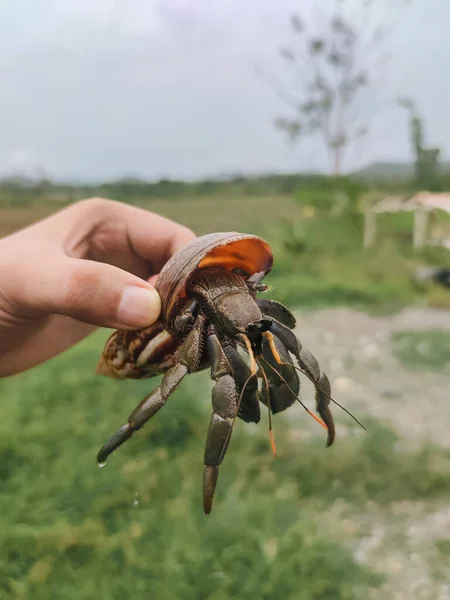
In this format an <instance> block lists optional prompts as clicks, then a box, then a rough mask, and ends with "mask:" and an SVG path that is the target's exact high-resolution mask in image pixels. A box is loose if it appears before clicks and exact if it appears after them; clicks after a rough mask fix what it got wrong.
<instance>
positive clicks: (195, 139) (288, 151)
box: [0, 0, 450, 180]
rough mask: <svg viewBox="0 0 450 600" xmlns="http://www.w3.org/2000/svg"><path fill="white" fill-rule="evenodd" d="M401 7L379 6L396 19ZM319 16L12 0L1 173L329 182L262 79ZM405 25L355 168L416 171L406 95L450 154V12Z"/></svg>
mask: <svg viewBox="0 0 450 600" xmlns="http://www.w3.org/2000/svg"><path fill="white" fill-rule="evenodd" d="M350 1H351V2H356V0H350ZM399 1H400V0H379V4H383V3H384V4H383V6H384V8H383V9H382V10H383V11H385V12H386V11H391V13H390V14H394V13H392V10H393V9H394V5H395V4H396V2H399ZM312 2H313V0H278V1H277V0H190V1H188V0H115V1H114V0H39V1H37V0H0V82H1V84H0V85H1V88H0V173H3V174H5V173H11V172H14V171H20V170H24V171H26V170H30V169H31V170H35V169H37V168H38V167H39V168H42V169H44V170H45V172H47V173H48V175H49V176H51V177H53V178H56V179H66V180H74V179H83V180H103V179H111V178H117V177H122V176H140V177H145V178H149V179H155V178H159V177H164V176H170V177H183V178H189V179H190V178H197V177H202V176H208V175H217V174H224V173H236V172H239V173H249V172H261V171H264V170H268V171H307V170H312V169H323V168H326V166H327V163H326V157H325V154H324V152H323V151H322V149H321V148H320V147H319V146H318V144H314V143H310V142H309V141H308V140H306V139H305V140H303V141H302V142H301V143H299V144H296V145H289V144H288V143H287V142H286V139H285V137H284V136H283V135H282V134H281V133H280V132H277V131H276V130H275V129H274V127H273V120H274V118H275V117H277V116H280V115H287V114H289V109H288V107H286V106H285V105H284V104H283V103H282V102H281V100H280V99H279V98H278V97H277V95H276V94H275V93H274V91H273V89H271V87H270V86H269V85H268V84H267V83H266V82H265V81H264V80H263V79H262V78H261V77H260V76H258V75H257V74H256V73H255V66H256V65H259V67H260V68H261V67H262V68H264V70H265V72H266V73H268V74H270V75H271V77H274V76H277V75H278V74H279V69H280V67H281V66H282V65H283V64H284V63H283V62H282V60H281V59H279V58H278V49H279V47H280V46H281V45H283V44H285V43H286V42H288V41H289V39H290V38H291V30H290V23H289V18H290V15H291V14H292V12H293V11H296V12H298V13H299V14H300V15H304V16H306V17H307V16H311V6H312ZM318 2H321V3H322V5H321V6H324V7H325V6H329V5H330V2H331V0H315V3H316V5H317V3H318ZM386 14H387V12H386ZM395 14H397V13H395ZM403 15H404V16H403V21H402V23H401V25H400V26H399V27H398V29H397V32H396V36H395V38H394V41H393V43H392V46H391V51H392V60H391V64H390V68H389V77H388V79H386V78H385V79H382V80H380V84H379V86H378V89H377V90H376V92H377V96H375V99H372V101H371V104H372V105H371V106H370V107H369V106H368V108H370V113H368V114H370V117H371V121H373V122H372V137H371V138H369V139H368V140H367V142H366V143H365V146H364V148H358V149H357V150H355V152H353V156H352V157H350V161H349V162H348V163H347V164H346V166H347V167H348V168H353V167H355V166H358V165H361V164H366V163H368V162H371V161H374V160H409V159H410V156H411V154H410V148H409V139H408V129H407V121H406V114H405V113H404V112H403V111H402V110H401V109H399V108H398V107H397V106H396V104H395V97H396V95H398V94H410V95H412V96H414V97H415V98H416V100H417V102H418V106H419V108H420V109H421V111H422V113H423V114H424V116H425V118H426V126H427V143H428V144H429V145H439V146H440V147H442V148H443V150H445V148H446V147H448V146H449V143H450V82H449V79H448V74H449V73H450V36H449V35H448V23H449V19H450V2H449V0H413V4H412V6H411V7H410V8H409V9H406V10H405V11H404V13H403ZM314 18H315V19H316V18H317V14H316V13H314ZM375 106H376V107H377V110H376V111H375V112H374V111H373V110H372V109H373V108H374V107H375ZM444 154H446V153H445V152H444Z"/></svg>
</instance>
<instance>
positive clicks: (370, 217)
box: [363, 203, 377, 248]
mask: <svg viewBox="0 0 450 600" xmlns="http://www.w3.org/2000/svg"><path fill="white" fill-rule="evenodd" d="M376 234H377V215H376V213H375V212H374V210H373V207H372V206H371V205H370V204H369V203H367V204H366V206H365V209H364V242H363V243H364V248H370V247H372V246H373V245H374V244H375V238H376Z"/></svg>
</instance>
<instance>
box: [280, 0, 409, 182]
mask: <svg viewBox="0 0 450 600" xmlns="http://www.w3.org/2000/svg"><path fill="white" fill-rule="evenodd" d="M408 3H409V0H397V4H396V3H395V2H392V4H391V5H390V7H389V6H388V8H387V10H388V11H389V13H390V16H391V17H392V8H393V6H392V5H396V7H397V8H400V9H401V8H402V7H403V6H404V5H406V4H408ZM315 4H316V5H318V4H321V3H317V2H316V3H315ZM374 4H375V3H374V1H373V0H360V5H359V8H358V13H359V14H358V15H355V14H354V13H353V14H352V13H351V12H349V9H350V6H353V7H354V5H355V2H354V1H353V2H352V3H350V2H349V1H348V0H335V1H334V7H333V10H332V12H331V14H330V15H328V16H324V15H323V14H322V15H321V18H320V19H317V18H316V19H315V20H316V21H320V23H319V24H318V26H317V23H315V25H316V27H314V24H312V25H311V24H310V25H308V24H307V21H306V20H305V19H303V18H301V17H300V16H299V15H296V14H295V15H293V16H292V17H291V28H292V32H293V37H294V43H293V44H290V45H287V46H285V47H283V48H281V56H282V58H283V59H284V61H285V62H286V63H287V67H288V71H289V74H290V78H289V81H288V83H287V84H286V83H285V84H284V85H282V86H280V85H279V83H277V84H276V85H273V82H272V87H274V89H275V91H276V92H277V93H278V95H279V96H280V98H281V99H282V100H283V101H284V102H285V103H286V104H288V105H289V106H290V107H291V108H292V109H293V114H292V115H291V116H287V117H279V118H277V119H276V120H275V125H276V127H277V128H279V129H281V130H283V131H284V132H286V133H287V134H288V136H289V137H290V138H291V140H296V139H297V138H299V137H301V136H304V137H305V136H308V137H311V136H320V137H321V139H322V141H323V143H324V144H325V147H326V150H327V152H328V156H329V161H330V171H331V172H332V173H333V174H334V175H340V174H341V172H342V167H343V161H344V152H345V150H346V149H347V148H348V147H349V146H350V145H351V144H353V143H355V141H357V140H362V138H364V137H365V136H366V135H367V133H368V130H369V121H370V118H369V117H368V111H370V110H371V109H372V110H373V107H374V106H375V103H374V94H375V93H376V90H373V89H371V88H373V84H374V83H375V81H374V80H375V75H376V74H377V71H378V70H379V68H380V66H382V65H383V63H386V61H387V59H388V56H387V54H386V53H385V52H383V47H384V42H386V41H387V39H388V38H389V37H391V36H392V34H393V32H394V31H395V28H396V26H397V25H398V22H399V20H398V14H396V15H395V17H396V19H395V20H394V22H393V23H389V24H384V25H382V24H381V23H380V21H381V22H384V21H383V19H382V18H381V17H380V15H378V16H377V15H376V10H377V9H378V10H379V8H380V3H377V5H376V6H374ZM322 6H323V4H322ZM386 16H388V15H386ZM316 17H317V15H316ZM386 20H387V19H386ZM370 92H371V93H370Z"/></svg>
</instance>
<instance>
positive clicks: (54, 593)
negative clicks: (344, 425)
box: [0, 332, 450, 600]
mask: <svg viewBox="0 0 450 600" xmlns="http://www.w3.org/2000/svg"><path fill="white" fill-rule="evenodd" d="M104 339H105V335H104V332H101V333H97V334H95V335H94V336H92V337H91V338H90V339H88V340H86V341H84V342H83V343H82V344H80V345H79V346H77V347H76V348H74V349H72V350H71V351H70V352H68V353H66V354H65V355H63V356H60V357H58V358H56V359H55V360H53V361H51V362H49V363H47V364H46V365H43V366H41V367H38V368H36V369H34V370H32V371H30V372H28V373H24V374H22V375H19V376H15V377H12V378H9V379H4V380H0V394H1V397H2V400H3V401H2V406H1V420H0V482H1V491H2V493H1V494H0V509H1V510H0V531H1V532H2V534H1V536H0V599H1V600H11V599H17V600H18V599H21V600H25V599H26V600H28V599H30V600H31V599H33V600H44V599H45V600H47V599H48V598H67V599H71V598H73V599H75V598H76V599H77V600H91V599H98V598H101V599H114V600H115V599H117V600H119V599H120V600H127V599H128V598H129V599H131V598H133V599H136V598H137V599H141V598H148V597H154V598H158V599H159V600H172V599H173V600H190V599H192V600H194V599H195V600H198V599H204V600H206V599H213V600H228V599H231V598H237V599H241V600H247V599H248V598H258V599H259V598H261V599H263V600H272V599H273V600H275V599H278V598H285V599H288V600H315V599H317V600H340V599H348V600H350V599H356V598H368V597H369V595H368V594H369V593H370V590H376V588H377V586H378V585H380V584H381V582H382V581H383V577H384V576H383V574H382V573H375V572H371V570H370V568H369V567H368V566H367V565H364V564H361V562H360V561H359V560H357V554H358V548H359V546H360V545H361V543H362V540H363V539H364V536H365V535H366V533H367V526H368V523H367V522H366V520H365V519H364V518H362V516H361V515H363V514H366V513H365V511H366V510H367V506H372V507H374V506H375V507H376V511H377V512H378V513H380V512H381V514H384V515H385V517H386V519H389V518H392V513H391V509H390V507H391V506H393V505H394V503H401V502H408V501H421V500H426V501H429V502H431V503H436V502H437V503H439V502H445V499H448V498H449V497H450V479H449V477H448V472H449V468H450V455H449V453H448V452H445V451H443V450H438V449H436V448H432V447H430V446H428V447H424V448H421V449H418V450H414V451H412V450H409V451H401V450H399V449H398V448H397V446H398V438H397V437H396V435H395V434H394V433H393V432H392V431H390V430H389V429H387V428H386V426H385V425H383V424H381V423H378V422H376V421H373V420H368V419H365V424H366V426H368V432H367V433H364V434H361V431H360V430H357V429H356V428H355V429H352V428H350V432H351V434H350V435H348V436H346V437H345V438H341V439H339V443H338V444H336V445H335V446H333V447H332V448H331V449H325V447H324V436H323V432H322V431H321V430H320V431H318V429H320V428H316V427H315V426H314V422H312V421H311V422H309V421H307V420H306V419H303V418H300V419H299V420H298V422H297V424H295V420H294V421H292V419H288V416H287V415H283V416H281V417H276V418H275V419H274V421H275V435H276V439H277V442H278V458H277V460H276V461H274V459H273V458H272V456H271V454H270V446H269V441H268V435H267V418H263V420H262V423H261V424H260V425H259V426H251V425H244V424H243V423H238V425H237V427H236V430H235V433H234V436H233V439H232V443H231V445H230V448H229V451H228V454H227V457H226V460H225V462H224V464H223V467H222V469H221V474H220V478H219V485H218V491H217V496H216V501H215V506H214V510H213V513H212V514H211V515H210V516H209V517H205V516H204V515H203V512H202V506H201V475H202V458H203V445H204V439H205V434H206V429H207V425H208V420H209V414H210V413H209V411H210V408H209V407H210V401H209V393H210V388H211V385H210V383H209V381H208V377H207V375H206V374H197V375H194V376H192V377H191V378H190V379H188V380H187V381H186V383H183V386H182V387H181V388H180V390H178V391H177V392H176V394H175V395H174V397H173V398H172V399H171V401H170V402H169V403H168V404H167V406H166V407H164V409H163V410H162V411H161V412H160V413H158V415H157V416H156V417H155V418H154V420H153V421H152V422H151V424H149V426H147V427H146V428H145V429H144V430H142V431H141V432H139V433H138V434H136V435H135V437H134V438H133V439H132V440H131V441H130V442H129V443H127V444H126V445H125V446H123V448H122V449H121V450H120V451H118V452H117V453H116V454H115V455H113V456H112V457H111V458H110V460H109V462H108V465H107V466H106V467H105V468H103V469H99V468H98V467H97V465H96V462H95V455H96V452H97V450H98V449H99V447H100V446H101V445H102V443H103V442H104V441H105V440H106V438H107V437H109V435H110V434H111V433H112V432H113V431H114V430H115V429H116V427H117V426H118V425H120V424H121V423H122V422H123V421H124V419H125V418H126V416H127V415H128V413H129V412H130V410H131V409H132V408H133V407H134V405H135V404H137V402H138V401H139V400H140V399H141V397H142V396H143V395H144V394H145V393H146V392H147V391H148V390H149V389H150V388H151V387H153V385H155V382H154V381H147V382H133V381H130V382H121V383H117V382H115V381H112V380H108V379H105V378H102V377H98V376H96V375H95V374H94V368H95V363H96V360H97V357H98V354H99V352H100V351H101V348H102V345H103V342H104ZM291 410H292V411H297V410H300V408H299V407H298V408H295V407H293V408H292V409H291ZM358 416H361V415H358ZM362 418H364V416H363V415H362ZM289 421H291V423H289ZM307 432H309V433H310V435H306V433H307ZM356 474H357V476H355V475H356ZM440 544H441V546H440V549H439V552H440V553H441V554H442V556H443V558H442V560H443V561H444V560H445V559H444V556H445V552H447V546H446V542H445V539H443V540H442V541H440ZM435 566H436V568H437V566H438V565H435ZM370 597H371V596H370Z"/></svg>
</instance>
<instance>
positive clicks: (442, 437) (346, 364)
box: [296, 308, 450, 448]
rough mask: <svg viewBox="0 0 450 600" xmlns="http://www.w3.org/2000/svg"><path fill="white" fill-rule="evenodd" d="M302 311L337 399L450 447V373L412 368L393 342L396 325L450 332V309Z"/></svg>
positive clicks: (303, 336) (303, 325)
mask: <svg viewBox="0 0 450 600" xmlns="http://www.w3.org/2000/svg"><path fill="white" fill-rule="evenodd" d="M296 316H297V323H298V326H297V334H298V336H299V338H300V340H301V341H302V343H303V345H304V346H305V347H307V348H309V350H311V351H312V352H313V354H315V355H316V357H317V359H318V360H319V362H320V364H321V367H322V368H323V369H324V370H325V371H326V372H327V374H328V376H329V378H330V381H331V384H332V389H333V394H334V396H335V397H336V399H339V401H340V402H341V403H343V404H344V405H345V406H346V407H347V408H348V409H349V410H351V411H353V412H354V413H355V414H356V415H361V416H363V415H364V414H365V413H366V414H367V413H369V414H370V415H373V416H374V417H376V418H378V419H380V420H382V421H388V422H390V423H391V424H393V425H394V427H395V428H396V429H397V431H398V432H399V433H400V434H401V436H402V438H405V439H406V440H407V439H411V440H414V439H415V440H417V441H419V440H423V439H428V440H431V441H433V442H434V443H439V444H440V445H442V446H444V447H447V448H450V435H449V429H450V398H449V396H450V378H449V377H448V376H446V375H444V374H440V373H435V372H431V371H426V370H423V371H414V370H411V369H408V368H406V367H405V366H404V365H403V364H402V363H401V362H399V361H398V359H397V358H396V357H395V356H394V355H393V352H392V348H391V342H390V339H391V335H392V333H393V332H395V331H405V330H418V329H423V330H427V329H428V330H429V329H441V330H443V329H444V330H446V331H448V332H449V336H450V311H439V310H432V309H422V310H418V309H406V310H404V311H403V312H401V313H399V314H397V315H395V316H390V317H379V316H370V315H367V314H365V313H362V312H356V311H353V310H350V309H346V308H342V309H332V310H323V311H317V312H314V313H298V314H297V315H296ZM305 387H306V386H305ZM335 412H336V411H335ZM339 421H340V423H343V422H345V421H344V420H343V419H341V418H339Z"/></svg>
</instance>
